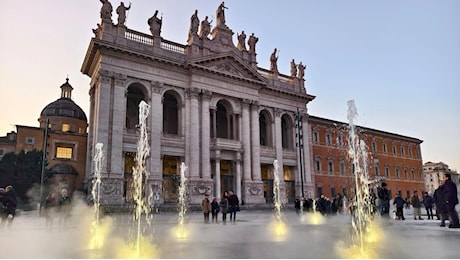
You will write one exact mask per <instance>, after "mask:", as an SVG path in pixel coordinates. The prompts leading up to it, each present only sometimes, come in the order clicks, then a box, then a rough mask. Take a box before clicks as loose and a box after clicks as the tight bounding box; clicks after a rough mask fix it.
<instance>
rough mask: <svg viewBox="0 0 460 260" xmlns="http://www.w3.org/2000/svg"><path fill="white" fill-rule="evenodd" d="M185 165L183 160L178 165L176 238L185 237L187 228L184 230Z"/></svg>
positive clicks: (185, 205)
mask: <svg viewBox="0 0 460 260" xmlns="http://www.w3.org/2000/svg"><path fill="white" fill-rule="evenodd" d="M187 168H188V167H187V166H186V165H185V163H184V162H182V163H181V165H180V185H179V204H178V211H179V223H178V226H177V227H176V238H178V239H186V238H187V236H188V233H187V230H185V223H184V221H185V213H186V212H187V203H186V202H187V201H186V200H187V189H186V188H187V186H186V181H187V178H186V177H185V171H187Z"/></svg>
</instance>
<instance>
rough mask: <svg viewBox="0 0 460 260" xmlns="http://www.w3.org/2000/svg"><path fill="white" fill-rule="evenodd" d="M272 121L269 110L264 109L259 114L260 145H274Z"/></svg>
mask: <svg viewBox="0 0 460 260" xmlns="http://www.w3.org/2000/svg"><path fill="white" fill-rule="evenodd" d="M271 126H272V121H271V118H270V114H269V113H268V111H266V110H263V111H261V112H260V114H259V136H260V145H264V146H272V130H271Z"/></svg>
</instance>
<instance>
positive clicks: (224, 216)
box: [219, 191, 228, 224]
mask: <svg viewBox="0 0 460 260" xmlns="http://www.w3.org/2000/svg"><path fill="white" fill-rule="evenodd" d="M219 206H220V211H221V212H222V222H224V224H226V223H227V213H228V192H227V191H224V195H223V196H222V198H221V199H220V202H219Z"/></svg>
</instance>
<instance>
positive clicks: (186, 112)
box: [181, 90, 191, 178]
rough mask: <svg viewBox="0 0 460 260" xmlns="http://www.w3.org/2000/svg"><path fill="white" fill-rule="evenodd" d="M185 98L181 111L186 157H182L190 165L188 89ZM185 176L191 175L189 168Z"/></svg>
mask: <svg viewBox="0 0 460 260" xmlns="http://www.w3.org/2000/svg"><path fill="white" fill-rule="evenodd" d="M185 96H186V98H185V100H184V104H183V105H182V108H183V110H182V113H181V117H182V122H184V123H183V124H182V135H183V136H184V137H185V156H184V158H182V161H181V163H182V162H184V163H185V166H187V167H189V166H190V147H191V144H190V142H191V141H190V140H191V138H190V107H191V106H190V103H191V102H190V91H189V90H187V91H186V92H185ZM185 176H186V177H187V178H189V177H190V171H189V170H187V171H186V172H185Z"/></svg>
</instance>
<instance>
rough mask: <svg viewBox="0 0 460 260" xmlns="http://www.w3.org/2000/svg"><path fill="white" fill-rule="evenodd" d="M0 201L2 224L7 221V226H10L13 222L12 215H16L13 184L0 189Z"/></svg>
mask: <svg viewBox="0 0 460 260" xmlns="http://www.w3.org/2000/svg"><path fill="white" fill-rule="evenodd" d="M0 201H1V205H0V206H1V207H2V209H1V211H2V212H1V218H2V226H3V225H4V224H5V223H8V224H7V225H8V227H11V225H12V224H13V220H14V217H15V216H16V206H17V200H16V192H15V191H14V189H13V186H11V185H9V186H6V188H5V189H2V190H0Z"/></svg>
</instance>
